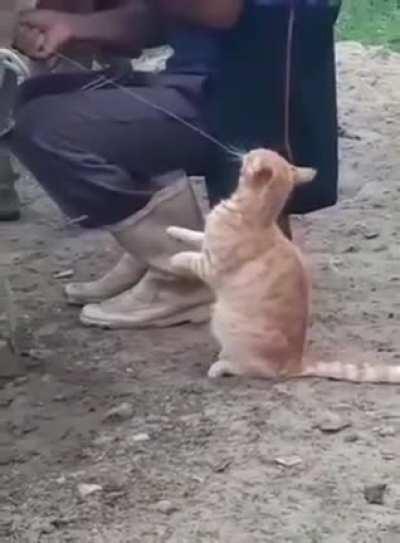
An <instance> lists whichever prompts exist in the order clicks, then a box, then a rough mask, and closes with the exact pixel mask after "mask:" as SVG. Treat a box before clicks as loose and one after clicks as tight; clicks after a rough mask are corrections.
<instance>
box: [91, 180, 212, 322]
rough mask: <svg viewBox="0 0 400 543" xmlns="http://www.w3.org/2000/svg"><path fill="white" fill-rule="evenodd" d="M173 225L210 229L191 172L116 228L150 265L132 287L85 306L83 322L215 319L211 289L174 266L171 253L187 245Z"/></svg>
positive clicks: (120, 239) (118, 236)
mask: <svg viewBox="0 0 400 543" xmlns="http://www.w3.org/2000/svg"><path fill="white" fill-rule="evenodd" d="M170 225H175V226H181V227H184V228H190V229H193V230H203V228H204V220H203V217H202V214H201V211H200V209H199V207H198V204H197V201H196V198H195V195H194V193H193V189H192V187H191V185H190V183H189V182H188V180H187V179H186V177H185V178H183V179H182V180H180V181H178V182H177V183H174V184H173V185H171V186H169V187H167V188H165V189H162V190H161V191H159V192H158V193H157V194H156V195H155V196H154V197H153V198H152V200H151V201H150V202H149V204H148V205H147V206H146V207H145V208H144V209H142V210H141V211H139V212H138V213H136V214H135V215H134V216H133V217H131V218H130V219H128V220H127V221H124V222H123V223H121V224H120V225H118V226H117V227H115V228H113V235H114V236H115V237H116V239H117V240H118V242H119V243H120V244H121V245H122V246H123V247H124V248H125V250H126V251H127V252H130V253H132V254H138V255H140V258H141V259H143V260H145V261H146V262H147V264H148V265H149V270H148V272H147V273H146V274H145V276H144V277H143V279H142V280H141V281H140V282H139V283H138V284H137V285H136V286H134V287H133V288H131V289H130V290H128V291H126V292H124V293H122V294H120V295H119V296H117V297H114V298H111V299H110V300H107V301H105V302H103V303H101V304H91V305H87V306H85V307H84V308H83V310H82V313H81V317H80V319H81V322H82V323H83V324H86V325H90V326H100V327H103V328H149V327H155V328H157V327H166V326H173V325H177V324H183V323H186V322H193V323H199V322H206V321H208V320H209V318H210V304H211V302H212V301H213V296H212V293H211V291H210V290H209V288H208V287H206V286H205V285H204V284H203V283H201V282H200V281H198V280H197V279H193V280H191V279H183V278H182V277H178V276H176V275H175V274H174V273H173V272H172V270H171V268H170V264H169V261H170V258H171V256H172V255H174V254H176V253H177V252H179V251H181V250H182V245H181V244H179V242H177V241H175V240H173V239H171V238H170V237H169V236H168V235H167V233H166V228H167V227H168V226H170Z"/></svg>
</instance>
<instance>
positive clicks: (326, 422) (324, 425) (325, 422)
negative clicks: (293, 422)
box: [316, 413, 351, 434]
mask: <svg viewBox="0 0 400 543" xmlns="http://www.w3.org/2000/svg"><path fill="white" fill-rule="evenodd" d="M316 426H317V428H318V429H319V430H321V432H323V433H324V434H337V433H338V432H341V431H342V430H345V429H346V428H349V427H350V426H351V423H350V422H349V421H347V420H344V419H343V418H342V417H341V416H340V415H338V414H337V413H328V414H326V415H325V416H324V417H323V418H322V419H321V420H320V421H319V422H318V423H317V425H316Z"/></svg>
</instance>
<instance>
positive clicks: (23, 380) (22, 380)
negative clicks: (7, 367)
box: [14, 375, 28, 386]
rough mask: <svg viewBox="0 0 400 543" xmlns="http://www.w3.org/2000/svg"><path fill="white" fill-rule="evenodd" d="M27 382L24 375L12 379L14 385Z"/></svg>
mask: <svg viewBox="0 0 400 543" xmlns="http://www.w3.org/2000/svg"><path fill="white" fill-rule="evenodd" d="M27 382H28V377H27V376H26V375H22V376H21V377H17V379H15V380H14V383H15V385H16V386H21V385H25V384H26V383H27Z"/></svg>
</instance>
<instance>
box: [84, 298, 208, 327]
mask: <svg viewBox="0 0 400 543" xmlns="http://www.w3.org/2000/svg"><path fill="white" fill-rule="evenodd" d="M210 318H211V307H210V305H209V304H207V305H201V306H198V307H194V308H191V309H188V310H186V311H182V312H181V313H179V314H175V315H171V316H169V317H158V318H154V319H152V320H148V321H147V322H138V321H131V322H129V321H128V320H122V319H121V320H114V321H113V322H110V321H108V320H106V319H101V318H94V317H93V318H92V317H88V316H86V315H84V314H83V313H81V315H80V317H79V320H80V322H81V323H82V324H84V325H85V326H92V327H97V328H103V329H104V330H120V329H138V330H140V329H145V328H169V327H171V326H179V325H182V324H203V323H205V322H209V321H210Z"/></svg>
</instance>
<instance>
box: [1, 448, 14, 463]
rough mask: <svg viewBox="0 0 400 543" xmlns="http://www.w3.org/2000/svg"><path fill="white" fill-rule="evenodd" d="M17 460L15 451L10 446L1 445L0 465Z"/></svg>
mask: <svg viewBox="0 0 400 543" xmlns="http://www.w3.org/2000/svg"><path fill="white" fill-rule="evenodd" d="M13 462H15V451H14V450H13V449H11V448H9V447H0V466H8V465H9V464H12V463H13Z"/></svg>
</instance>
